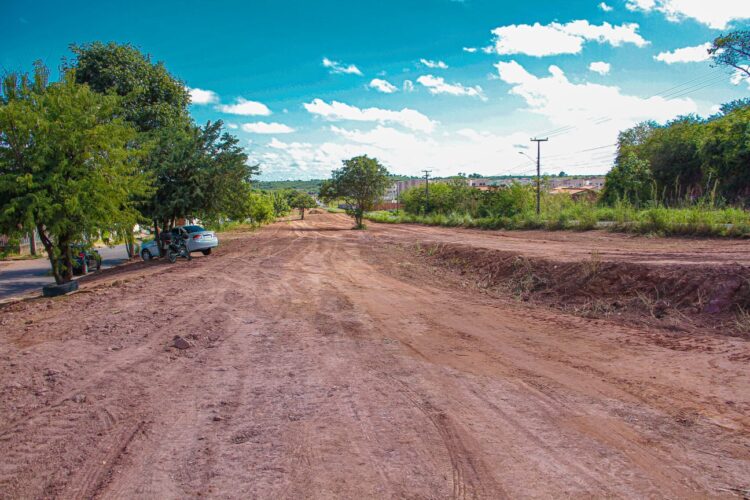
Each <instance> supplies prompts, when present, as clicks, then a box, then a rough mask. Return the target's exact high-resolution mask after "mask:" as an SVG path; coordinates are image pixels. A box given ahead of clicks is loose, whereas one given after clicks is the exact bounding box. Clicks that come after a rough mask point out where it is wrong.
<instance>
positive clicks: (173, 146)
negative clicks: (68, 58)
mask: <svg viewBox="0 0 750 500" xmlns="http://www.w3.org/2000/svg"><path fill="white" fill-rule="evenodd" d="M71 50H72V51H73V53H74V54H75V56H76V57H75V61H74V63H73V64H72V65H71V66H70V67H71V68H74V69H75V75H76V80H77V81H78V82H81V83H86V84H88V85H89V86H90V87H91V88H92V89H94V90H95V91H97V92H101V93H114V94H116V95H119V96H121V98H122V99H121V102H122V108H121V112H122V115H123V116H124V117H125V119H127V120H128V121H130V122H131V123H133V125H134V126H135V127H136V128H137V129H138V131H139V132H140V134H139V136H138V138H137V144H136V146H138V147H140V148H142V149H144V150H145V151H146V153H147V154H145V155H144V156H143V160H142V168H143V171H144V174H146V175H149V176H150V177H151V178H152V179H153V182H154V187H155V189H154V191H153V196H152V197H150V198H149V199H147V200H142V201H143V211H144V213H145V214H146V215H147V216H148V217H149V218H150V219H151V220H153V221H154V224H155V225H157V226H161V229H162V230H166V229H169V228H170V227H171V226H172V225H173V224H174V223H175V221H176V220H177V219H180V218H188V217H199V218H202V219H206V220H208V221H220V220H222V219H234V220H243V219H245V218H247V217H249V216H250V212H251V210H252V206H251V205H252V204H251V200H252V199H254V198H251V196H250V191H251V188H250V179H251V176H252V175H255V174H257V173H258V167H257V166H252V165H247V160H248V157H247V154H246V153H245V152H244V150H243V148H242V147H241V146H239V140H238V139H237V138H236V137H234V136H232V135H230V134H227V133H223V132H222V126H223V124H222V122H221V121H217V122H214V123H211V122H208V123H207V124H206V125H205V126H203V127H199V126H196V125H195V124H194V123H193V122H192V119H191V118H190V115H189V113H188V109H187V106H188V104H189V103H190V95H189V93H188V91H187V88H186V87H185V85H184V83H183V82H181V81H180V80H178V79H177V78H175V77H174V76H172V75H171V74H170V73H169V71H167V69H166V68H165V67H164V65H163V64H162V63H160V62H159V63H154V62H152V61H151V59H150V57H149V56H147V55H144V54H142V53H141V52H140V51H139V50H138V49H137V48H135V47H133V46H132V45H119V44H116V43H108V44H103V43H101V42H95V43H92V44H87V45H82V46H77V45H74V46H72V47H71Z"/></svg>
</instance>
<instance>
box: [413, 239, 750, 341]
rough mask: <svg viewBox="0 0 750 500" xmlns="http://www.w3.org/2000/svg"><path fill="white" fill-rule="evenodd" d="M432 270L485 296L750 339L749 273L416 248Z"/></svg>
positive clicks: (733, 267)
mask: <svg viewBox="0 0 750 500" xmlns="http://www.w3.org/2000/svg"><path fill="white" fill-rule="evenodd" d="M413 248H414V250H415V251H417V252H418V253H419V254H421V255H422V256H423V257H425V258H426V259H427V260H428V262H430V263H432V264H434V265H438V266H441V267H443V268H447V269H450V270H453V271H455V272H457V273H459V274H461V275H463V276H464V277H468V278H469V281H470V282H473V283H474V284H475V285H476V286H477V287H478V288H482V289H491V290H496V291H503V292H509V293H511V294H512V295H514V296H516V297H518V298H519V299H521V300H524V301H532V300H533V301H542V302H546V303H549V304H551V305H554V306H556V307H560V308H562V309H565V310H568V311H571V312H575V313H578V314H582V315H585V316H595V317H606V316H612V315H621V316H622V315H625V316H633V317H635V316H642V317H645V318H647V319H649V320H660V322H661V323H662V324H664V325H666V326H674V327H691V326H692V327H701V328H705V327H713V328H716V329H718V330H719V331H721V332H722V333H726V334H730V335H736V336H749V337H750V316H749V315H748V311H750V268H749V267H747V266H743V265H740V264H725V265H706V266H693V265H690V266H686V265H681V264H653V265H652V264H643V263H633V262H617V261H604V260H602V259H600V258H599V256H598V255H597V253H596V252H592V254H591V256H590V257H589V258H588V259H586V260H579V261H574V262H569V261H564V262H563V261H556V260H552V259H548V258H536V257H528V256H524V255H521V254H519V253H515V252H509V251H503V250H494V249H488V248H478V247H475V246H469V245H463V244H454V243H447V244H434V243H430V244H426V245H425V244H416V245H414V247H413Z"/></svg>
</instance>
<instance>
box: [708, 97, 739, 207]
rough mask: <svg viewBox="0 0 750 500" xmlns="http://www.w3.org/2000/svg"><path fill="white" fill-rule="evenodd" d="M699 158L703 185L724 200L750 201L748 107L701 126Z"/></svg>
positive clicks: (735, 110)
mask: <svg viewBox="0 0 750 500" xmlns="http://www.w3.org/2000/svg"><path fill="white" fill-rule="evenodd" d="M705 129H706V131H705V135H704V138H703V141H702V143H701V148H700V152H699V154H700V158H701V161H702V164H703V169H704V177H705V184H706V186H707V187H708V188H710V189H711V190H712V191H713V192H715V193H718V194H719V195H720V196H722V197H723V198H725V199H727V200H731V201H736V202H744V203H745V204H746V205H747V203H748V200H750V105H748V106H744V107H741V108H737V109H734V110H733V111H731V112H729V113H727V114H726V115H725V116H722V117H721V118H717V119H715V120H712V121H711V122H709V123H708V124H706V126H705Z"/></svg>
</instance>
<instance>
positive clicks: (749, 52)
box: [708, 30, 750, 78]
mask: <svg viewBox="0 0 750 500" xmlns="http://www.w3.org/2000/svg"><path fill="white" fill-rule="evenodd" d="M708 53H709V54H710V55H711V60H712V61H713V65H714V66H728V67H730V68H734V69H735V70H737V72H738V73H739V74H741V75H744V76H745V77H746V78H750V30H735V31H731V32H729V33H728V34H726V35H721V36H719V37H717V38H716V39H714V42H713V44H712V45H711V48H709V49H708Z"/></svg>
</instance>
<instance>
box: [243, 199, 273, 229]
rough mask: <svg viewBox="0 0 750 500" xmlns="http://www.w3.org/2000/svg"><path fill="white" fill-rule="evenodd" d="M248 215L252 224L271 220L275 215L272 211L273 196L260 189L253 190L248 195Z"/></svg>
mask: <svg viewBox="0 0 750 500" xmlns="http://www.w3.org/2000/svg"><path fill="white" fill-rule="evenodd" d="M248 202H249V210H248V213H249V217H250V220H251V221H252V222H253V224H266V223H269V222H273V220H274V218H275V217H276V214H275V211H274V196H273V195H271V194H268V193H263V192H260V191H253V192H251V193H250V195H249V196H248Z"/></svg>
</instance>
